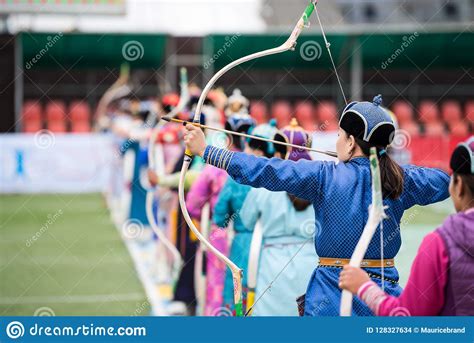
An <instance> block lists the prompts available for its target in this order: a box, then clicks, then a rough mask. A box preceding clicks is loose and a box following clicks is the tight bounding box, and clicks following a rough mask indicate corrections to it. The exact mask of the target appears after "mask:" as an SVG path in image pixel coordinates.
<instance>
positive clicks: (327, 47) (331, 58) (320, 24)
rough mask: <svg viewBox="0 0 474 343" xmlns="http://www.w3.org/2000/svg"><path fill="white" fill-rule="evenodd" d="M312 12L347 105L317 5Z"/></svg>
mask: <svg viewBox="0 0 474 343" xmlns="http://www.w3.org/2000/svg"><path fill="white" fill-rule="evenodd" d="M314 12H315V13H316V18H317V19H318V23H319V27H320V29H321V34H322V36H323V39H324V44H326V49H327V51H328V54H329V59H330V60H331V64H332V68H333V70H334V74H335V75H336V79H337V83H338V84H339V88H340V89H341V93H342V97H343V98H344V102H345V103H346V105H347V104H348V102H347V98H346V94H345V93H344V88H343V87H342V82H341V78H340V77H339V73H338V71H337V67H336V64H335V63H334V58H333V57H332V53H331V43H329V42H328V40H327V38H326V33H325V32H324V29H323V24H322V22H321V19H320V18H319V12H318V7H317V6H314Z"/></svg>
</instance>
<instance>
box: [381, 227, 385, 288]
mask: <svg viewBox="0 0 474 343" xmlns="http://www.w3.org/2000/svg"><path fill="white" fill-rule="evenodd" d="M383 221H384V220H383V218H382V220H381V221H380V259H381V260H382V261H384V259H385V256H384V253H383V248H384V241H383ZM384 267H385V266H384V264H383V263H382V269H381V278H382V291H385V279H384V278H385V271H384Z"/></svg>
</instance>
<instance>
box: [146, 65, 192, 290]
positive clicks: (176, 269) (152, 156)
mask: <svg viewBox="0 0 474 343" xmlns="http://www.w3.org/2000/svg"><path fill="white" fill-rule="evenodd" d="M180 79H181V82H180V86H181V87H180V88H181V96H180V99H179V103H178V104H177V106H176V107H175V108H174V109H173V110H172V111H171V112H170V113H169V114H168V117H171V118H173V117H175V116H176V115H177V114H178V113H180V112H181V111H182V110H183V109H184V107H185V106H186V104H187V102H188V101H189V91H188V77H187V71H186V68H181V70H180ZM162 126H163V124H161V122H160V121H158V123H157V124H156V126H155V127H154V128H153V129H152V132H151V135H150V140H149V142H148V161H149V166H150V168H151V169H152V170H156V171H157V173H158V175H160V176H162V175H164V173H165V170H164V156H163V146H162V145H161V144H158V143H156V140H157V138H158V134H159V132H160V129H161V127H162ZM155 148H158V152H159V155H158V156H159V159H160V161H159V162H158V163H157V161H156V157H157V156H156V155H157V154H156V150H155ZM153 199H154V189H153V188H151V189H149V190H148V192H147V194H146V215H147V218H148V222H149V223H150V226H151V228H152V230H153V232H154V233H155V234H156V236H157V237H158V240H159V242H161V243H162V244H163V245H164V246H165V247H166V248H167V249H168V250H169V251H170V253H171V256H172V259H173V263H172V276H171V277H172V280H173V284H175V283H176V280H177V279H178V276H179V273H180V271H181V267H182V266H183V259H182V257H181V254H180V253H179V251H178V249H177V248H176V247H175V245H174V244H173V243H172V242H171V241H170V240H169V239H168V237H166V235H165V233H164V232H163V231H162V230H161V229H160V228H159V227H158V223H157V222H156V220H155V216H154V213H153Z"/></svg>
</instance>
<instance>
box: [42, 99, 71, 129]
mask: <svg viewBox="0 0 474 343" xmlns="http://www.w3.org/2000/svg"><path fill="white" fill-rule="evenodd" d="M46 128H47V129H48V130H49V131H51V132H57V133H61V132H66V131H67V129H66V105H65V104H64V102H62V101H51V102H49V103H48V104H47V105H46Z"/></svg>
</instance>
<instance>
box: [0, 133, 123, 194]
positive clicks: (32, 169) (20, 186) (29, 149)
mask: <svg viewBox="0 0 474 343" xmlns="http://www.w3.org/2000/svg"><path fill="white" fill-rule="evenodd" d="M117 157H118V153H117V149H116V148H115V147H114V140H113V137H112V136H110V135H107V134H53V133H51V132H49V131H46V130H44V131H41V132H40V133H37V134H2V135H0V193H80V192H100V191H103V190H105V189H106V188H107V187H109V184H110V175H111V166H112V164H113V163H112V161H113V159H115V158H117Z"/></svg>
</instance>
